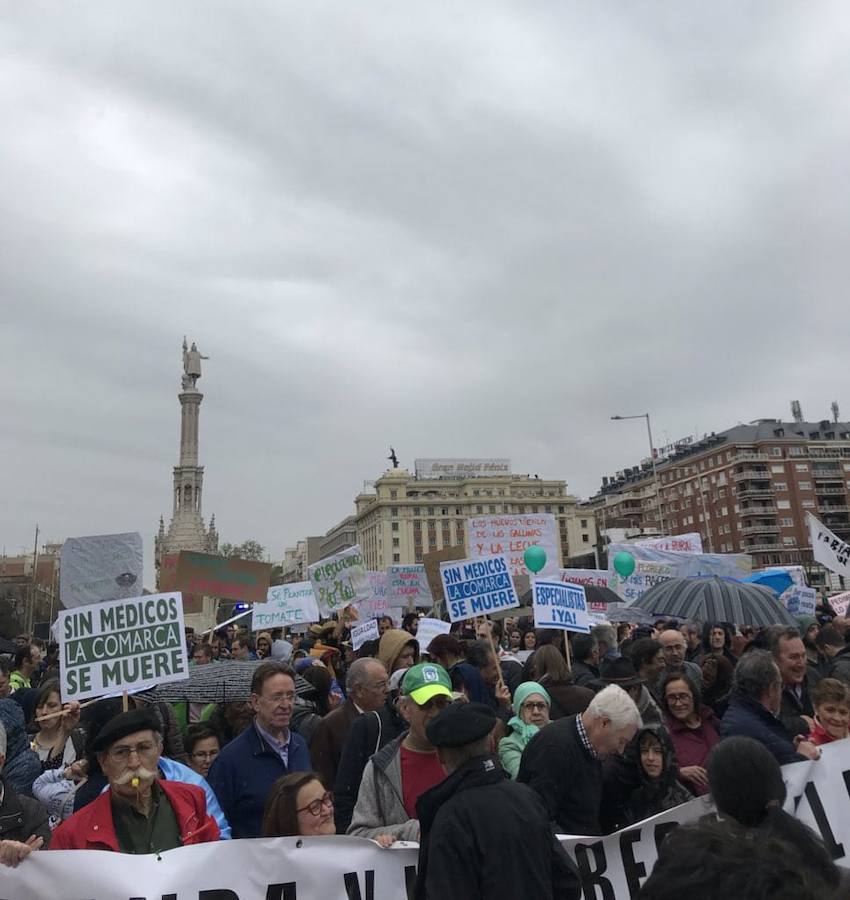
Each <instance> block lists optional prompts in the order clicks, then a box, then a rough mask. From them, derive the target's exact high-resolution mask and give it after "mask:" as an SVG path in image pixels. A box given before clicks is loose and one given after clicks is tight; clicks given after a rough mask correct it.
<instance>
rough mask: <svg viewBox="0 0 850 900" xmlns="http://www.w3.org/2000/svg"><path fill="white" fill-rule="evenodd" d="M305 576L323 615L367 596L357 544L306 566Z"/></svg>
mask: <svg viewBox="0 0 850 900" xmlns="http://www.w3.org/2000/svg"><path fill="white" fill-rule="evenodd" d="M307 576H308V577H309V579H310V582H311V584H312V585H313V590H314V591H315V592H316V601H317V602H318V604H319V612H320V613H321V614H322V615H323V616H329V615H331V613H335V612H338V611H339V610H341V609H344V608H345V607H346V606H350V605H352V604H355V605H356V604H358V603H361V602H362V601H364V600H368V599H369V598H370V596H371V591H370V589H369V576H368V575H367V574H366V566H365V564H364V563H363V553H362V552H361V550H360V547H359V545H358V544H355V545H354V546H353V547H349V548H348V549H347V550H342V551H341V552H340V553H336V554H334V555H333V556H329V557H327V558H326V559H321V560H319V562H317V563H313V565H312V566H308V567H307Z"/></svg>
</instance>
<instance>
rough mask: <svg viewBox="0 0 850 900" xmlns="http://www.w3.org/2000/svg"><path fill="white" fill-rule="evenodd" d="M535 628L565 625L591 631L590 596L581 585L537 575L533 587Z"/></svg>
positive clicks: (567, 629) (566, 627)
mask: <svg viewBox="0 0 850 900" xmlns="http://www.w3.org/2000/svg"><path fill="white" fill-rule="evenodd" d="M531 595H532V600H533V605H534V627H535V628H561V629H563V630H564V631H579V632H581V633H582V634H588V633H589V632H590V627H591V624H592V623H591V620H590V616H589V615H588V610H587V598H586V597H585V595H584V588H583V587H582V586H581V585H580V584H565V583H564V582H558V581H544V580H542V579H538V578H535V579H534V583H533V584H532V586H531Z"/></svg>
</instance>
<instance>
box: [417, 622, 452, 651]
mask: <svg viewBox="0 0 850 900" xmlns="http://www.w3.org/2000/svg"><path fill="white" fill-rule="evenodd" d="M451 627H452V626H451V622H444V621H443V620H442V619H431V618H428V617H427V616H423V618H421V619H420V620H419V627H418V628H417V629H416V640H417V641H418V642H419V650H420V652H421V653H424V652H425V651H426V650H427V649H428V645H429V644H430V643H431V641H433V640H434V638H435V637H436V636H437V635H438V634H448V633H449V631H451Z"/></svg>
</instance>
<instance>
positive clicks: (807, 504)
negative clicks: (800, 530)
mask: <svg viewBox="0 0 850 900" xmlns="http://www.w3.org/2000/svg"><path fill="white" fill-rule="evenodd" d="M814 508H815V501H814V500H804V501H803V509H814Z"/></svg>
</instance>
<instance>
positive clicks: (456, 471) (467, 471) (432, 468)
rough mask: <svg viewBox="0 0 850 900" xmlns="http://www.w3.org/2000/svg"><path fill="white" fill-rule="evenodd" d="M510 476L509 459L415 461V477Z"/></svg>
mask: <svg viewBox="0 0 850 900" xmlns="http://www.w3.org/2000/svg"><path fill="white" fill-rule="evenodd" d="M510 474H511V461H510V460H509V459H417V460H416V477H417V478H422V479H429V478H489V477H493V476H494V475H501V476H506V475H510Z"/></svg>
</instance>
